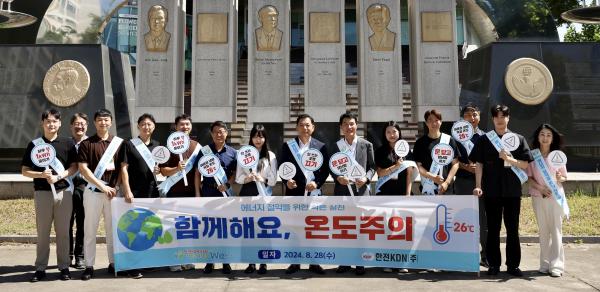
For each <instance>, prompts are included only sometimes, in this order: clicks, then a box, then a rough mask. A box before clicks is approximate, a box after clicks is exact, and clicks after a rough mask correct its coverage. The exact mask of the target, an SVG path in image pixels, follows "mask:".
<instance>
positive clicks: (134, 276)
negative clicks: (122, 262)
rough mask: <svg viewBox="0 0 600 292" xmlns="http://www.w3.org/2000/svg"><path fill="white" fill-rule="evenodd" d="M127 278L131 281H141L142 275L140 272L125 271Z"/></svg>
mask: <svg viewBox="0 0 600 292" xmlns="http://www.w3.org/2000/svg"><path fill="white" fill-rule="evenodd" d="M127 276H129V278H131V279H141V278H142V277H143V276H144V275H142V273H141V272H140V270H129V271H127Z"/></svg>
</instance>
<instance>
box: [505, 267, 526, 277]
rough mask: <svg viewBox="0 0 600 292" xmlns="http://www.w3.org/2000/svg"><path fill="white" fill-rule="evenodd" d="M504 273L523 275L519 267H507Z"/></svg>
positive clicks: (515, 275)
mask: <svg viewBox="0 0 600 292" xmlns="http://www.w3.org/2000/svg"><path fill="white" fill-rule="evenodd" d="M506 273H508V274H509V275H512V276H514V277H523V272H521V269H519V268H508V269H507V270H506Z"/></svg>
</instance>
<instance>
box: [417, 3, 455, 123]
mask: <svg viewBox="0 0 600 292" xmlns="http://www.w3.org/2000/svg"><path fill="white" fill-rule="evenodd" d="M409 7H410V11H409V19H410V27H411V46H410V48H411V49H410V53H411V58H410V59H411V62H412V64H411V70H412V71H411V73H412V74H411V91H412V114H413V121H418V120H419V119H421V118H422V117H423V114H424V113H425V111H427V110H430V109H437V110H438V111H440V112H441V113H442V115H443V116H444V120H449V121H455V120H457V119H458V118H459V107H458V103H459V101H458V95H459V88H458V53H457V51H456V33H455V31H454V30H455V28H456V1H455V0H409Z"/></svg>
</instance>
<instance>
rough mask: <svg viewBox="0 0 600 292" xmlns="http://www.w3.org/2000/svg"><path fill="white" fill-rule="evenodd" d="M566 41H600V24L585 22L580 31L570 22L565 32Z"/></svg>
mask: <svg viewBox="0 0 600 292" xmlns="http://www.w3.org/2000/svg"><path fill="white" fill-rule="evenodd" d="M565 42H600V24H583V25H582V26H581V31H579V32H578V31H577V30H576V29H575V26H574V25H571V24H570V25H569V27H568V28H567V32H566V33H565Z"/></svg>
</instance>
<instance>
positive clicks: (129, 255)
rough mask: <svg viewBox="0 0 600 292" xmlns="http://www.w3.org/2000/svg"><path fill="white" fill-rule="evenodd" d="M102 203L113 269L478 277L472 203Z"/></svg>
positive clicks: (463, 199) (461, 199) (456, 199)
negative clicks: (366, 270) (217, 266)
mask: <svg viewBox="0 0 600 292" xmlns="http://www.w3.org/2000/svg"><path fill="white" fill-rule="evenodd" d="M111 204H112V220H113V222H115V224H113V231H114V232H113V236H114V237H115V238H114V242H115V245H114V253H115V268H116V269H117V270H129V269H137V268H146V267H161V266H172V265H179V264H187V263H198V262H205V263H206V262H210V263H222V262H229V263H278V264H290V263H294V264H326V265H362V266H378V267H396V268H414V269H443V270H454V271H469V272H477V271H479V242H478V236H477V235H478V234H479V225H478V222H479V215H478V214H479V212H478V201H477V198H475V197H473V196H431V197H429V196H427V197H423V196H421V197H418V198H417V197H415V198H413V197H397V198H396V197H394V198H390V197H376V196H366V197H362V196H360V197H352V198H350V197H333V196H332V197H230V198H163V199H136V200H135V201H134V202H133V203H131V204H128V203H125V202H124V200H123V199H122V198H115V199H113V200H112V201H111ZM382 206H385V207H382ZM117 222H118V223H117Z"/></svg>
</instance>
